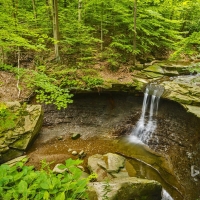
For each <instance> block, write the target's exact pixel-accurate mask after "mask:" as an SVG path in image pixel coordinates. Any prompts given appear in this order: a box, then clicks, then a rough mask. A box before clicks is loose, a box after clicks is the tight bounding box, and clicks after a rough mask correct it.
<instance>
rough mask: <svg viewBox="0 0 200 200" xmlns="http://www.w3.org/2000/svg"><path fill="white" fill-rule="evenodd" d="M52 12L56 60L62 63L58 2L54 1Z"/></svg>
mask: <svg viewBox="0 0 200 200" xmlns="http://www.w3.org/2000/svg"><path fill="white" fill-rule="evenodd" d="M52 12H53V36H54V40H55V41H54V47H55V59H56V61H60V55H59V45H58V42H59V22H58V1H57V0H52Z"/></svg>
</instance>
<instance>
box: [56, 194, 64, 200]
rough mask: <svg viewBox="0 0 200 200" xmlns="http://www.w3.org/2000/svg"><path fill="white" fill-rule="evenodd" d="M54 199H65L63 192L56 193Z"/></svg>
mask: <svg viewBox="0 0 200 200" xmlns="http://www.w3.org/2000/svg"><path fill="white" fill-rule="evenodd" d="M56 200H65V192H61V193H60V194H58V196H57V197H56Z"/></svg>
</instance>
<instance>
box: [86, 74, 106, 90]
mask: <svg viewBox="0 0 200 200" xmlns="http://www.w3.org/2000/svg"><path fill="white" fill-rule="evenodd" d="M82 79H83V81H84V82H85V84H86V86H87V87H89V88H94V87H99V86H101V85H102V84H103V79H101V78H95V77H94V78H93V77H91V76H83V77H82Z"/></svg>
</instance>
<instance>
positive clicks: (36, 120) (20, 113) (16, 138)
mask: <svg viewBox="0 0 200 200" xmlns="http://www.w3.org/2000/svg"><path fill="white" fill-rule="evenodd" d="M5 105H6V107H7V109H8V110H10V112H11V113H12V114H13V115H14V116H15V118H13V124H14V125H13V124H12V126H10V127H9V126H8V127H6V128H5V129H1V132H0V163H3V162H6V161H8V160H11V159H13V158H15V157H18V156H20V155H22V154H23V153H24V151H25V150H26V149H27V148H28V146H29V144H30V143H31V142H32V141H33V139H34V138H35V137H36V136H37V134H38V133H39V130H40V128H41V126H42V119H43V111H42V107H41V106H40V105H20V103H19V102H9V103H5ZM5 120H7V119H5ZM8 120H9V116H8Z"/></svg>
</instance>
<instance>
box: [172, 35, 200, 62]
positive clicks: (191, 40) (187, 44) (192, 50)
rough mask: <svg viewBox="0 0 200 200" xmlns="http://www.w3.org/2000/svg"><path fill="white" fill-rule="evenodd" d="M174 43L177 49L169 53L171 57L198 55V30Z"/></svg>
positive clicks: (199, 40)
mask: <svg viewBox="0 0 200 200" xmlns="http://www.w3.org/2000/svg"><path fill="white" fill-rule="evenodd" d="M176 45H177V50H176V51H175V52H174V53H173V54H172V55H171V59H177V58H180V57H186V56H188V57H191V56H195V55H198V54H199V52H200V32H193V33H192V34H191V35H190V36H189V37H187V38H184V39H183V40H181V41H180V42H178V43H177V44H176Z"/></svg>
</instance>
